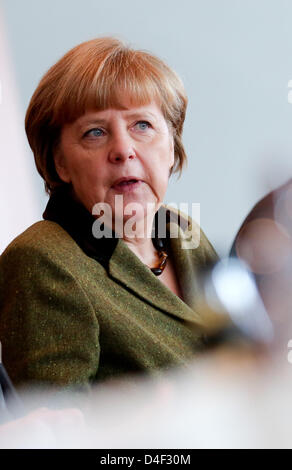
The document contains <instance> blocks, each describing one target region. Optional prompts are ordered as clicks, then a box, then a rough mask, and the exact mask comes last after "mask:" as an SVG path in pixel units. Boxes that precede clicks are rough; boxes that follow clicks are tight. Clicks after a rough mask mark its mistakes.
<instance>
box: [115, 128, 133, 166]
mask: <svg viewBox="0 0 292 470" xmlns="http://www.w3.org/2000/svg"><path fill="white" fill-rule="evenodd" d="M135 156H136V154H135V149H134V145H133V140H132V139H131V136H130V135H129V134H128V133H127V132H126V131H125V130H124V131H121V130H120V131H119V132H117V133H116V134H115V135H113V136H112V139H111V146H110V149H109V160H110V161H111V162H112V163H117V162H122V161H125V160H128V159H130V160H131V159H133V158H135Z"/></svg>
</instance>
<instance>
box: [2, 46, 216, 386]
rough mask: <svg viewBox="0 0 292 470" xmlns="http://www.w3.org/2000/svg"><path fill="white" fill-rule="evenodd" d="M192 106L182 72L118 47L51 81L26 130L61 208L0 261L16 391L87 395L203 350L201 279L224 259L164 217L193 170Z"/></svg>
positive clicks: (191, 229)
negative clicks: (186, 132) (174, 183)
mask: <svg viewBox="0 0 292 470" xmlns="http://www.w3.org/2000/svg"><path fill="white" fill-rule="evenodd" d="M186 105H187V99H186V96H185V92H184V89H183V85H182V83H181V81H180V79H179V78H178V77H177V75H176V74H175V73H174V72H173V71H172V70H170V69H169V68H168V67H167V66H166V65H165V64H164V63H163V62H162V61H161V60H159V59H158V58H156V57H155V56H153V55H151V54H149V53H146V52H142V51H135V50H133V49H130V48H128V47H126V46H124V45H123V44H122V43H121V42H120V41H119V40H116V39H113V38H99V39H94V40H92V41H88V42H86V43H83V44H80V45H79V46H77V47H75V48H73V49H72V50H71V51H69V52H68V53H67V54H66V55H65V56H64V57H63V58H61V59H60V60H59V61H58V62H57V63H56V64H55V65H54V66H53V67H52V68H51V69H50V70H49V71H48V72H47V73H46V74H45V75H44V77H43V78H42V80H41V81H40V83H39V85H38V87H37V89H36V91H35V93H34V95H33V96H32V99H31V102H30V104H29V107H28V110H27V114H26V122H25V124H26V133H27V137H28V140H29V143H30V146H31V148H32V151H33V153H34V157H35V162H36V166H37V169H38V171H39V173H40V175H41V176H42V177H43V179H44V181H45V186H46V189H47V191H48V193H49V194H50V200H49V202H48V205H47V208H46V210H45V212H44V219H45V220H44V221H41V222H38V223H36V224H34V225H33V226H32V227H30V228H29V229H28V230H26V231H25V232H24V233H23V234H21V235H20V236H19V237H17V238H16V239H15V240H14V241H13V242H12V243H11V244H10V245H9V247H8V248H7V249H6V251H5V252H4V253H3V255H2V256H1V261H0V286H1V287H0V295H1V305H2V307H1V316H0V339H1V342H2V350H3V362H4V364H5V366H6V368H7V370H8V373H9V374H10V376H11V378H12V381H14V383H16V384H22V383H37V384H39V383H44V384H54V385H61V386H68V385H81V386H84V387H89V384H90V383H92V382H96V381H99V380H104V379H108V378H112V377H116V376H119V375H121V374H128V373H131V372H138V371H140V372H143V371H144V372H154V373H155V372H157V371H159V370H161V369H165V368H168V367H172V366H175V365H187V364H188V361H189V360H190V359H191V358H192V357H193V355H194V354H195V353H196V352H197V351H200V350H201V348H202V346H203V339H202V331H201V327H202V325H203V323H204V320H203V319H202V318H201V312H200V311H199V310H198V308H197V307H196V291H197V278H196V275H195V272H196V270H197V268H200V267H204V266H205V265H206V264H208V263H210V262H213V261H214V260H215V259H216V254H215V252H214V250H213V248H212V246H211V245H210V243H209V242H208V240H207V239H206V237H205V235H204V234H203V233H202V232H201V234H200V231H199V229H198V227H197V225H196V224H195V223H192V221H191V219H189V218H188V217H187V216H185V215H183V214H180V215H179V216H178V214H177V212H175V211H174V210H172V209H170V208H167V207H166V206H164V205H163V199H164V196H165V192H166V189H167V184H168V179H169V176H170V175H171V174H172V173H174V172H176V171H181V170H182V168H183V165H184V163H185V160H186V155H185V152H184V148H183V145H182V141H181V138H182V130H183V123H184V118H185V111H186ZM163 222H164V223H163ZM164 232H165V233H164ZM174 234H176V237H175V236H174ZM199 237H200V243H199ZM188 241H190V242H191V244H189V243H188ZM186 242H187V243H186ZM192 242H195V243H193V244H192ZM196 244H197V245H199V246H198V247H197V248H196V249H192V247H193V246H194V245H196Z"/></svg>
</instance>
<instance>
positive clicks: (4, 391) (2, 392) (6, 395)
mask: <svg viewBox="0 0 292 470" xmlns="http://www.w3.org/2000/svg"><path fill="white" fill-rule="evenodd" d="M24 414H25V410H24V406H23V404H22V402H21V399H20V398H19V396H18V393H17V392H16V390H15V388H14V386H13V385H12V382H11V380H10V377H9V376H8V374H7V372H6V369H5V367H4V365H3V364H2V362H0V423H1V422H4V421H6V420H9V419H11V418H19V417H21V416H23V415H24Z"/></svg>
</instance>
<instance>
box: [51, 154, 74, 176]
mask: <svg viewBox="0 0 292 470" xmlns="http://www.w3.org/2000/svg"><path fill="white" fill-rule="evenodd" d="M54 163H55V168H56V172H57V173H58V176H59V178H60V179H61V180H62V181H64V183H70V182H71V178H70V174H69V172H68V169H67V166H66V161H65V157H64V155H63V152H62V150H61V149H60V147H57V148H56V149H55V151H54Z"/></svg>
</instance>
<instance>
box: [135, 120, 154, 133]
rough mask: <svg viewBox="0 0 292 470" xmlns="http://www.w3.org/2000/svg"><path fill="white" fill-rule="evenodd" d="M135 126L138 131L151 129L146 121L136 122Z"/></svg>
mask: <svg viewBox="0 0 292 470" xmlns="http://www.w3.org/2000/svg"><path fill="white" fill-rule="evenodd" d="M136 126H138V128H139V130H141V131H146V130H147V129H149V127H151V124H150V123H149V122H148V121H139V122H137V124H136Z"/></svg>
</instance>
